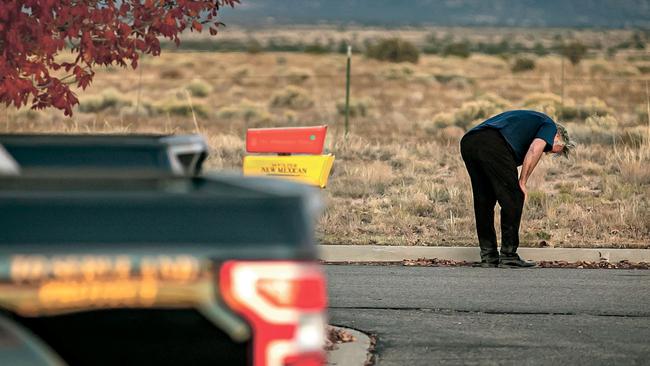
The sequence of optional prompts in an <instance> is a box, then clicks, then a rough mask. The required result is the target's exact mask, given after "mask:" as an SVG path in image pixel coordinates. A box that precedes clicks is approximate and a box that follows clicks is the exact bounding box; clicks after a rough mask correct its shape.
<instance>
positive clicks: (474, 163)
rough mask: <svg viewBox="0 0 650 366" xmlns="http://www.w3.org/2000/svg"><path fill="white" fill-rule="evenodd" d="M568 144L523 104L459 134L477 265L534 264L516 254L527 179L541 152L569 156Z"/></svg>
mask: <svg viewBox="0 0 650 366" xmlns="http://www.w3.org/2000/svg"><path fill="white" fill-rule="evenodd" d="M573 147H574V144H573V143H572V142H571V141H570V139H569V135H568V133H567V131H566V129H565V128H564V127H563V126H562V125H560V124H557V123H555V122H554V121H553V120H552V119H551V118H550V117H549V116H547V115H545V114H543V113H539V112H535V111H528V110H515V111H508V112H504V113H501V114H499V115H496V116H494V117H492V118H490V119H488V120H486V121H484V122H483V123H481V124H479V125H478V126H476V127H474V128H473V129H471V130H469V131H468V132H467V133H466V134H465V136H463V138H462V139H461V141H460V152H461V155H462V157H463V160H464V161H465V166H466V167H467V172H468V173H469V176H470V180H471V182H472V192H473V197H474V215H475V217H476V232H477V234H478V242H479V247H480V248H481V262H480V264H479V265H480V266H481V267H533V266H535V262H531V261H525V260H522V259H521V258H520V257H519V255H518V254H517V248H518V247H519V223H520V222H521V213H522V210H523V207H524V201H525V199H526V195H527V193H526V182H528V178H529V177H530V175H531V173H532V172H533V170H534V169H535V167H536V166H537V162H538V161H539V159H540V158H541V156H542V153H544V152H546V153H553V154H558V155H563V156H568V154H569V151H570V149H572V148H573ZM520 165H521V166H522V167H521V174H518V172H517V167H518V166H520ZM497 202H499V205H500V206H501V252H500V253H499V252H498V251H497V238H496V232H495V230H494V206H495V205H496V203H497Z"/></svg>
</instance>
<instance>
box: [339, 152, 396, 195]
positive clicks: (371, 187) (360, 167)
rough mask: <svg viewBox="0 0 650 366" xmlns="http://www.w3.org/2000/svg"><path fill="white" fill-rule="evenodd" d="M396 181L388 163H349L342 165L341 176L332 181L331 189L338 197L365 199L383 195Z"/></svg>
mask: <svg viewBox="0 0 650 366" xmlns="http://www.w3.org/2000/svg"><path fill="white" fill-rule="evenodd" d="M333 178H334V177H333ZM396 179H397V177H396V175H395V173H394V172H393V168H392V167H391V166H390V165H389V164H387V163H386V162H383V161H373V162H370V163H360V164H359V163H357V164H353V163H349V162H348V163H346V164H341V169H340V174H338V175H337V176H336V177H335V179H332V182H331V185H330V187H329V188H330V189H331V190H332V193H333V194H334V195H335V196H337V197H349V198H363V197H368V196H372V195H383V194H384V193H385V192H386V190H387V189H388V187H389V186H390V185H392V184H393V182H394V181H395V180H396Z"/></svg>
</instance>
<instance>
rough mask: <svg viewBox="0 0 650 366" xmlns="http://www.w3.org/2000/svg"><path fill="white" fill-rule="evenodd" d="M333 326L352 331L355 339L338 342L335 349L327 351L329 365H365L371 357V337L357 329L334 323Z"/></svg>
mask: <svg viewBox="0 0 650 366" xmlns="http://www.w3.org/2000/svg"><path fill="white" fill-rule="evenodd" d="M332 327H334V328H337V329H342V330H344V331H345V332H347V333H350V334H351V335H352V336H353V337H354V338H355V340H354V342H348V343H337V344H336V348H335V349H333V350H331V351H327V366H364V365H365V364H366V362H367V361H368V357H369V352H370V347H371V341H370V337H368V336H367V335H366V334H365V333H362V332H360V331H358V330H356V329H350V328H344V327H338V326H334V325H332Z"/></svg>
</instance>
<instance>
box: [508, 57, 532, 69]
mask: <svg viewBox="0 0 650 366" xmlns="http://www.w3.org/2000/svg"><path fill="white" fill-rule="evenodd" d="M534 69H535V60H533V59H531V58H528V57H517V58H516V59H515V62H514V64H512V67H511V68H510V70H511V71H512V72H523V71H530V70H534Z"/></svg>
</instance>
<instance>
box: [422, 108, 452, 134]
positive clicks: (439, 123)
mask: <svg viewBox="0 0 650 366" xmlns="http://www.w3.org/2000/svg"><path fill="white" fill-rule="evenodd" d="M454 122H455V118H454V113H452V112H440V113H438V114H436V115H434V116H433V118H432V119H431V121H428V122H426V123H425V125H424V129H425V130H426V131H427V132H437V131H438V130H440V129H443V128H445V127H449V126H453V125H454Z"/></svg>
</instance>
